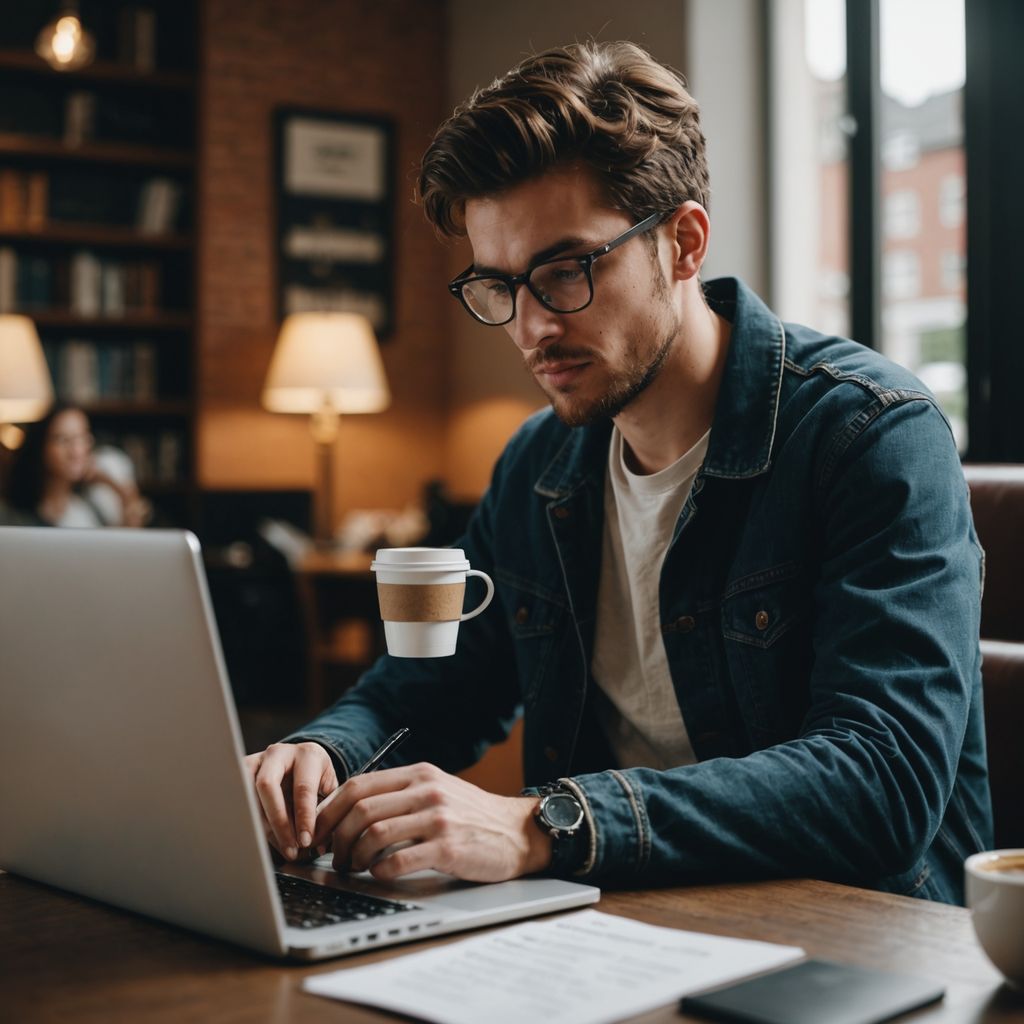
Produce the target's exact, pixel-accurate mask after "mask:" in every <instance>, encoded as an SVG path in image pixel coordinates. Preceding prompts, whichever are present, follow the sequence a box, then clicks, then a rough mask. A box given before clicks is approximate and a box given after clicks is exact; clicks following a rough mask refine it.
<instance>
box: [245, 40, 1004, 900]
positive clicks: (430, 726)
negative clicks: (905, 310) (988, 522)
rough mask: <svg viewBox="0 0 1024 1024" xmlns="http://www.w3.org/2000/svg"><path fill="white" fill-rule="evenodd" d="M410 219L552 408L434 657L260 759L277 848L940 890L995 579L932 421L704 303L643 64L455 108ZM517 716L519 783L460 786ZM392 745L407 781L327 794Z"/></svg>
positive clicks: (858, 359)
mask: <svg viewBox="0 0 1024 1024" xmlns="http://www.w3.org/2000/svg"><path fill="white" fill-rule="evenodd" d="M420 193H421V196H422V200H423V203H424V206H425V209H426V212H427V215H428V217H429V218H430V220H431V221H432V222H433V223H434V225H435V226H436V227H437V228H438V229H439V231H440V232H442V233H443V234H446V235H458V234H460V233H463V232H464V233H465V234H467V235H468V238H469V241H470V243H471V244H472V249H473V264H472V266H471V267H470V268H469V269H468V270H467V271H466V272H465V273H463V274H461V275H460V276H459V277H458V278H456V280H455V281H454V282H452V284H451V290H452V291H453V293H454V294H455V295H456V296H457V297H458V298H459V299H460V301H461V302H462V303H463V305H464V306H465V307H466V310H467V311H468V312H469V313H470V315H472V316H474V317H476V318H477V319H479V320H482V321H484V322H486V323H490V324H493V325H495V327H496V328H504V330H505V332H506V333H507V334H508V335H509V336H510V337H511V339H512V341H513V343H514V344H515V345H516V346H517V347H518V348H519V350H520V352H521V353H522V356H523V359H524V361H525V363H526V366H527V368H528V369H529V371H530V372H531V373H532V374H533V375H534V377H535V378H536V380H537V382H538V383H539V385H540V386H541V388H542V389H543V390H544V392H545V394H546V395H547V397H548V399H549V401H550V403H551V407H552V410H551V411H546V412H544V413H541V414H538V415H536V416H534V417H533V418H531V419H530V420H529V421H527V423H526V424H525V425H524V426H523V427H522V428H521V430H520V431H519V432H518V433H517V434H516V436H515V437H514V438H513V439H512V440H511V441H510V442H509V444H508V446H507V448H506V450H505V452H504V453H503V455H502V457H501V459H500V460H499V462H498V464H497V467H496V468H495V471H494V477H493V480H492V483H491V486H490V489H489V490H488V492H487V494H486V495H485V496H484V498H483V501H482V502H481V504H480V507H479V509H478V511H477V513H476V514H475V516H474V518H473V520H472V522H471V525H470V526H469V528H468V531H467V534H466V536H465V538H464V539H463V541H462V546H463V547H464V548H465V549H466V553H467V556H468V557H469V558H470V560H471V562H472V564H473V565H474V566H475V567H477V568H481V569H483V570H485V571H486V572H488V573H489V574H490V575H491V576H492V577H493V578H494V581H495V583H496V586H497V597H496V599H495V601H494V602H493V604H492V606H491V607H490V608H489V609H488V611H487V612H485V613H484V614H483V615H482V616H481V617H480V618H479V619H478V620H476V621H475V622H474V623H473V624H472V626H470V627H464V629H463V630H462V632H461V634H460V638H459V648H458V652H457V653H456V655H455V656H454V657H453V658H450V659H438V660H411V661H399V660H396V659H391V658H388V657H385V658H382V659H381V660H380V661H379V662H378V663H377V664H376V665H375V666H374V667H373V668H372V669H371V670H370V671H369V672H368V673H367V674H366V675H365V676H364V678H363V679H362V680H361V681H360V683H359V685H358V686H356V687H355V688H354V689H353V690H352V691H351V692H350V693H348V694H347V695H345V696H344V697H343V698H342V700H341V701H339V702H338V703H337V704H336V705H335V706H334V707H333V708H331V709H330V710H328V711H326V712H325V713H324V714H323V715H321V716H320V717H319V718H318V719H317V720H316V721H314V722H313V723H311V724H310V725H309V726H308V727H306V728H305V729H303V730H302V731H301V732H300V733H299V734H296V735H294V736H291V737H289V738H288V740H287V741H286V742H284V743H282V744H275V745H274V746H272V747H270V748H269V749H268V750H267V751H265V752H264V753H262V754H257V755H253V756H252V757H250V758H249V766H250V770H251V771H252V774H253V777H254V780H255V785H256V788H257V791H258V793H259V798H260V802H261V805H262V807H263V810H264V814H265V816H266V827H267V831H268V836H269V838H270V839H271V841H272V842H273V843H274V845H275V846H277V848H278V849H279V850H281V851H282V852H283V853H284V854H285V856H287V857H292V858H293V857H296V856H300V855H301V852H302V848H317V847H325V846H327V845H332V846H333V850H334V862H335V866H336V867H337V868H339V869H341V870H345V869H353V870H359V869H366V868H369V869H370V870H371V871H372V872H373V873H374V874H375V875H376V876H377V877H380V878H394V877H397V876H400V875H403V874H406V873H409V872H412V871H416V870H419V869H422V868H436V869H439V870H441V871H446V872H449V873H451V874H454V875H457V876H459V877H463V878H467V879H474V880H487V881H494V880H500V879H505V878H511V877H515V876H517V875H522V874H526V873H530V872H537V871H548V872H552V873H556V874H561V875H565V876H567V877H576V878H580V879H582V880H584V881H595V882H598V883H601V884H641V885H657V884H678V883H682V882H689V881H696V880H705V879H713V878H718V879H721V878H731V877H733V878H740V877H755V876H770V875H810V876H815V877H819V878H827V879H834V880H838V881H843V882H848V883H851V884H856V885H862V886H870V887H875V888H878V889H883V890H888V891H892V892H898V893H906V894H912V895H917V896H925V897H930V898H934V899H940V900H946V901H958V900H960V899H961V896H962V892H961V862H962V860H963V858H964V857H965V856H966V855H967V854H969V853H972V852H974V851H975V850H979V849H982V848H984V847H985V846H987V845H990V842H991V825H990V811H989V797H988V788H987V779H986V768H985V750H984V736H983V729H982V717H981V691H980V655H979V649H978V624H979V609H980V596H979V595H980V581H981V564H982V556H981V552H980V549H979V547H978V544H977V541H976V538H975V534H974V530H973V527H972V524H971V518H970V512H969V507H968V501H967V492H966V487H965V484H964V479H963V475H962V473H961V470H960V465H959V461H958V458H957V453H956V450H955V447H954V444H953V441H952V438H951V435H950V431H949V428H948V425H947V423H946V421H945V419H944V418H943V416H942V414H941V412H940V411H939V410H938V408H937V407H936V405H935V402H934V399H933V398H932V397H931V396H930V395H929V394H928V393H927V392H926V391H925V389H924V388H923V387H922V386H921V385H920V383H919V382H918V381H916V380H915V379H914V378H913V377H912V376H911V375H910V374H908V373H906V372H905V371H903V370H901V369H899V368H898V367H896V366H894V365H892V364H891V363H889V362H887V361H886V360H884V359H883V358H881V357H880V356H878V355H877V354H875V353H873V352H871V351H870V350H868V349H866V348H863V347H861V346H859V345H856V344H854V343H852V342H850V341H845V340H842V339H838V338H832V337H825V336H823V335H820V334H817V333H815V332H814V331H811V330H809V329H807V328H804V327H798V326H793V325H787V326H783V325H782V324H781V323H780V322H779V321H778V320H777V319H776V318H775V316H774V315H773V314H772V313H771V312H770V311H769V310H768V309H767V308H766V307H765V306H764V305H763V304H762V303H761V301H760V300H759V299H758V298H757V297H756V296H755V295H754V294H753V293H752V292H750V291H749V290H748V289H747V288H746V287H744V286H743V285H742V284H741V283H739V282H738V281H735V280H729V279H726V280H719V281H712V282H709V283H707V284H706V285H703V286H702V283H701V281H700V277H699V274H700V269H701V264H702V262H703V260H704V257H705V254H706V252H707V246H708V239H709V234H710V222H709V217H708V212H707V210H708V205H709V204H708V176H707V167H706V162H705V156H704V138H703V136H702V134H701V131H700V127H699V121H698V112H697V107H696V104H695V103H694V101H693V100H692V98H691V97H690V96H689V94H688V93H687V92H686V90H685V88H684V87H683V85H682V82H681V80H680V79H679V77H678V76H677V75H676V74H675V73H674V72H672V71H670V70H669V69H667V68H665V67H663V66H662V65H660V64H657V63H656V62H655V61H653V60H652V59H651V58H650V57H649V56H648V55H647V54H646V53H645V52H643V51H642V50H640V49H639V48H637V47H635V46H633V45H631V44H627V43H616V44H608V45H605V44H601V45H598V44H583V45H576V46H570V47H566V48H564V49H558V50H552V51H550V52H547V53H544V54H541V55H539V56H537V57H533V58H530V59H529V60H527V61H525V62H524V63H523V64H522V65H520V66H519V67H518V68H516V69H514V70H513V71H511V72H510V73H509V74H508V75H506V76H505V77H504V78H502V79H499V80H498V81H497V82H495V83H494V84H493V85H492V86H490V87H489V88H488V89H485V90H483V91H481V92H478V93H476V94H475V95H474V96H473V97H472V98H471V99H470V100H469V101H468V102H467V103H466V104H465V105H464V106H463V107H461V108H460V109H459V110H457V111H456V112H455V114H454V116H453V117H452V118H451V119H450V120H449V121H447V122H446V123H445V124H443V125H442V126H441V128H440V129H439V130H438V132H437V135H436V136H435V138H434V141H433V143H432V144H431V146H430V148H429V149H428V151H427V153H426V155H425V157H424V160H423V166H422V170H421V177H420ZM495 333H496V334H497V333H498V331H497V330H496V331H495ZM520 709H522V713H523V715H524V717H525V729H524V766H525V774H526V780H527V783H528V784H529V785H530V786H531V787H534V788H531V789H530V790H527V791H526V793H525V794H524V795H523V796H521V797H515V798H509V797H500V796H496V795H494V794H490V793H486V792H483V791H482V790H480V789H478V788H476V787H474V786H472V785H470V784H468V783H467V782H465V781H463V780H461V779H458V778H456V777H455V776H453V775H451V774H449V773H450V772H453V771H457V770H459V769H460V768H462V767H464V766H466V765H468V764H470V763H472V762H473V761H474V760H476V758H477V757H478V756H479V754H480V753H481V752H482V750H483V749H484V748H485V747H486V745H487V744H489V743H492V742H494V741H496V740H500V739H501V738H502V737H503V736H505V735H506V733H507V730H508V728H509V727H510V723H511V722H512V721H513V719H514V718H515V716H516V715H517V714H518V713H519V711H520ZM404 725H409V726H411V727H412V730H413V732H412V737H411V738H410V740H409V742H408V743H407V744H406V745H405V746H404V747H403V748H402V751H401V754H402V757H403V758H404V759H405V762H406V763H405V764H404V765H403V766H398V767H394V768H388V769H385V770H383V771H379V772H375V773H373V774H368V775H361V776H358V777H355V778H351V779H349V780H348V781H344V780H345V779H346V778H347V777H348V776H349V775H350V774H351V773H352V772H353V771H354V770H355V767H356V766H358V765H359V764H360V763H361V762H362V761H363V760H365V758H366V757H367V756H369V754H370V753H371V752H372V751H373V749H374V748H375V746H376V745H378V744H379V743H380V742H381V740H383V738H384V737H385V736H387V735H388V734H389V733H390V732H392V731H394V730H395V729H396V728H398V727H400V726H404ZM339 781H341V783H342V784H341V785H340V787H338V782H339ZM537 787H541V788H540V789H538V788H537ZM331 793H333V796H332V797H331V799H330V801H329V802H327V804H326V805H325V807H324V808H323V810H322V811H321V813H320V814H319V816H317V815H316V814H315V808H316V802H317V799H318V796H320V795H326V794H331ZM577 822H578V823H579V824H578V827H577Z"/></svg>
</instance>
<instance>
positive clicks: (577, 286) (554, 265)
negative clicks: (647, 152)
mask: <svg viewBox="0 0 1024 1024" xmlns="http://www.w3.org/2000/svg"><path fill="white" fill-rule="evenodd" d="M661 218H662V215H661V214H660V213H652V214H651V215H650V217H645V218H644V219H643V220H642V221H640V223H639V224H634V225H633V226H632V227H631V228H629V230H628V231H624V232H623V233H622V234H621V235H619V236H618V237H616V238H613V239H612V240H611V241H610V242H605V243H604V245H599V246H598V247H597V248H596V249H592V250H591V251H590V252H586V253H583V254H582V255H580V256H556V257H555V258H554V259H550V260H542V261H541V262H540V263H535V264H534V265H533V266H532V267H528V268H527V269H526V270H525V271H524V272H523V273H522V274H474V273H473V272H472V271H473V268H472V267H467V268H466V269H465V270H464V271H463V272H462V273H461V274H459V276H458V277H457V278H455V280H454V281H451V282H450V283H449V285H448V290H449V291H450V292H451V293H452V295H454V296H455V298H457V299H458V300H459V301H460V302H461V303H462V305H463V306H465V307H466V312H467V313H469V315H470V316H472V317H473V318H474V319H475V320H479V321H480V323H482V324H487V325H488V326H489V327H500V326H501V325H502V324H507V323H508V322H509V321H510V320H513V319H515V315H516V292H517V291H518V290H519V286H520V285H521V284H525V285H526V287H527V288H529V289H530V294H531V295H533V297H534V298H535V299H536V300H537V301H538V302H539V303H540V304H541V305H542V306H544V307H545V309H550V310H551V312H552V313H578V312H579V311H580V310H582V309H586V308H587V306H589V305H590V303H591V302H593V301H594V273H593V267H594V260H596V259H597V258H598V257H599V256H607V255H608V253H610V252H611V251H612V249H617V248H618V247H619V246H620V245H625V244H626V242H628V241H629V240H630V239H631V238H635V237H636V236H637V235H642V234H643V233H644V232H645V231H650V229H651V228H653V227H654V226H655V225H656V224H657V223H658V222H659V221H660V220H661Z"/></svg>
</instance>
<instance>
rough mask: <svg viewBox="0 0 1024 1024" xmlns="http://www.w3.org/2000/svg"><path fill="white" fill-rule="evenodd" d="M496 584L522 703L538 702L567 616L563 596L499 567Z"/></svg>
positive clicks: (496, 573)
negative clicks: (511, 643)
mask: <svg viewBox="0 0 1024 1024" xmlns="http://www.w3.org/2000/svg"><path fill="white" fill-rule="evenodd" d="M494 582H495V586H496V588H497V590H498V594H499V596H500V598H501V604H502V608H503V610H504V614H505V618H506V622H507V624H508V629H509V633H510V635H511V637H512V642H513V649H514V651H515V657H516V659H517V661H518V662H519V678H520V680H521V681H522V685H523V701H524V703H526V704H527V705H531V704H533V703H534V702H535V700H536V695H537V692H538V690H539V689H540V684H541V680H542V679H543V676H544V673H545V670H546V669H547V667H548V664H549V663H550V661H551V654H552V650H553V647H554V640H555V634H556V632H557V630H558V626H559V622H560V621H561V619H562V617H563V616H564V615H565V610H566V602H565V599H564V597H562V596H561V595H560V594H557V593H555V592H554V591H553V590H550V589H548V588H546V587H544V586H543V585H541V584H538V583H534V582H532V581H530V580H527V579H524V578H523V577H521V576H519V575H517V574H515V573H512V572H510V571H508V570H507V569H502V568H498V567H496V568H495V570H494Z"/></svg>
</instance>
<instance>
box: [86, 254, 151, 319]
mask: <svg viewBox="0 0 1024 1024" xmlns="http://www.w3.org/2000/svg"><path fill="white" fill-rule="evenodd" d="M70 308H71V311H72V312H73V313H76V314H78V315H79V316H110V317H120V316H125V315H126V314H127V313H130V312H139V313H148V314H156V313H158V312H159V311H160V264H159V263H158V262H157V261H155V260H128V261H125V260H100V259H99V258H98V257H97V256H96V255H95V254H94V253H92V252H90V251H89V250H85V249H83V250H79V251H78V252H76V253H74V254H73V255H72V257H71V264H70Z"/></svg>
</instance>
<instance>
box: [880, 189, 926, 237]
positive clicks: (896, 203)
mask: <svg viewBox="0 0 1024 1024" xmlns="http://www.w3.org/2000/svg"><path fill="white" fill-rule="evenodd" d="M884 223H885V234H886V237H888V238H913V237H914V235H916V234H917V232H918V231H919V230H920V227H921V204H920V202H919V201H918V198H917V193H916V192H914V191H913V189H900V190H899V191H898V192H891V193H890V194H889V195H887V196H886V197H885V215H884Z"/></svg>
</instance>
